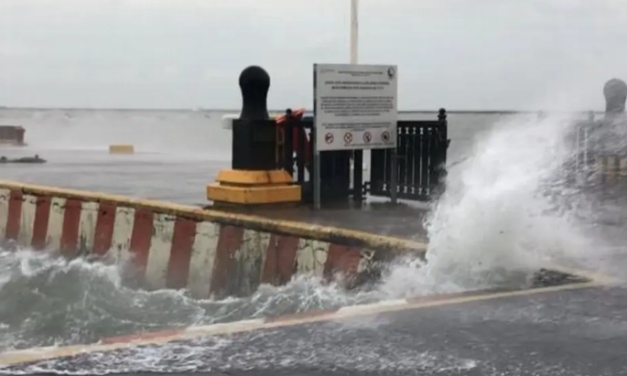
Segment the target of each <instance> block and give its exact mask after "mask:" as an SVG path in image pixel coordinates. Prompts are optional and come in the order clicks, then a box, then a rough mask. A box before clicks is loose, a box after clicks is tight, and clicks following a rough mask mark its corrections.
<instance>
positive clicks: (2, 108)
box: [0, 106, 604, 115]
mask: <svg viewBox="0 0 627 376" xmlns="http://www.w3.org/2000/svg"><path fill="white" fill-rule="evenodd" d="M438 110H439V109H438V108H436V109H431V110H424V109H423V110H399V111H398V112H399V113H400V114H433V113H437V112H438ZM0 111H69V112H76V111H85V112H87V111H89V112H92V111H93V112H97V111H98V112H232V113H239V112H240V110H239V109H232V108H202V109H190V108H72V107H66V108H64V107H58V108H55V107H9V106H0ZM283 111H285V109H271V110H269V112H273V113H276V112H283ZM307 111H311V110H307ZM589 111H590V110H581V111H558V110H556V111H550V110H463V109H460V110H446V113H447V114H458V115H463V114H475V115H514V114H534V113H539V112H546V113H564V112H581V113H586V112H589ZM593 112H594V113H597V114H598V113H604V111H602V110H593Z"/></svg>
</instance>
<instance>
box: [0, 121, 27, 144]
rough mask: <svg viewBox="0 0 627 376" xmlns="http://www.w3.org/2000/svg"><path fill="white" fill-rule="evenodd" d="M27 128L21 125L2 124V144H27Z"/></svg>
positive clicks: (0, 137) (0, 129) (0, 131)
mask: <svg viewBox="0 0 627 376" xmlns="http://www.w3.org/2000/svg"><path fill="white" fill-rule="evenodd" d="M25 133H26V130H25V129H24V127H21V126H19V125H0V145H11V146H26V143H25V142H24V134H25Z"/></svg>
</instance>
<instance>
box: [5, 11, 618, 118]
mask: <svg viewBox="0 0 627 376" xmlns="http://www.w3.org/2000/svg"><path fill="white" fill-rule="evenodd" d="M360 6H361V8H360V51H359V52H360V54H359V60H360V63H382V64H398V65H399V78H400V81H399V106H400V108H401V109H406V110H407V109H433V108H437V107H441V106H445V107H447V108H451V109H525V108H534V107H537V104H538V103H546V102H547V97H549V98H551V97H555V98H556V100H558V98H564V97H575V98H576V100H577V101H580V102H582V103H585V104H586V106H587V107H590V108H592V107H594V108H601V107H602V94H601V93H602V86H603V83H604V82H605V81H606V80H607V79H609V78H611V77H621V78H624V79H627V24H626V22H627V0H361V3H360ZM349 12H350V1H349V0H0V105H5V106H44V107H56V106H64V107H117V108H120V107H123V108H138V107H139V108H154V107H160V108H193V107H197V106H202V107H206V108H210V107H213V108H216V107H218V108H238V107H239V105H240V96H239V88H238V86H237V77H238V75H239V72H240V71H241V69H243V68H244V67H245V66H247V65H249V64H260V65H262V66H264V67H265V68H266V69H267V70H268V71H269V73H270V75H271V77H272V86H271V89H270V94H269V106H270V107H272V108H284V107H286V106H290V107H298V106H306V107H311V102H312V99H311V97H312V64H313V63H314V62H320V63H343V62H348V59H349V22H350V16H349V14H350V13H349Z"/></svg>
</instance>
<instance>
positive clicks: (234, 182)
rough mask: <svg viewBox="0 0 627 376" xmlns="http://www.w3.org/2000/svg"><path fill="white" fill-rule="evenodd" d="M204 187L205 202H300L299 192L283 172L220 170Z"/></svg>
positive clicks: (300, 194) (299, 189) (298, 188)
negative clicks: (211, 181)
mask: <svg viewBox="0 0 627 376" xmlns="http://www.w3.org/2000/svg"><path fill="white" fill-rule="evenodd" d="M216 181H217V183H210V184H207V199H208V200H211V201H214V202H216V203H231V204H243V205H251V204H252V205H254V204H275V203H287V202H300V201H301V196H302V192H301V188H300V186H298V185H294V184H293V183H292V177H291V176H290V174H288V173H287V171H284V170H268V171H245V170H221V171H220V172H219V173H218V177H217V178H216Z"/></svg>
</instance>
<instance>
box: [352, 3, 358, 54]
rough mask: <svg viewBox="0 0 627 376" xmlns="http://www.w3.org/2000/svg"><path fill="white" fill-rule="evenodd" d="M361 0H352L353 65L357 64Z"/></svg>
mask: <svg viewBox="0 0 627 376" xmlns="http://www.w3.org/2000/svg"><path fill="white" fill-rule="evenodd" d="M358 18H359V0H351V64H357V51H358V50H357V44H358V37H359V36H358V31H359V22H358V21H357V19H358Z"/></svg>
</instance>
